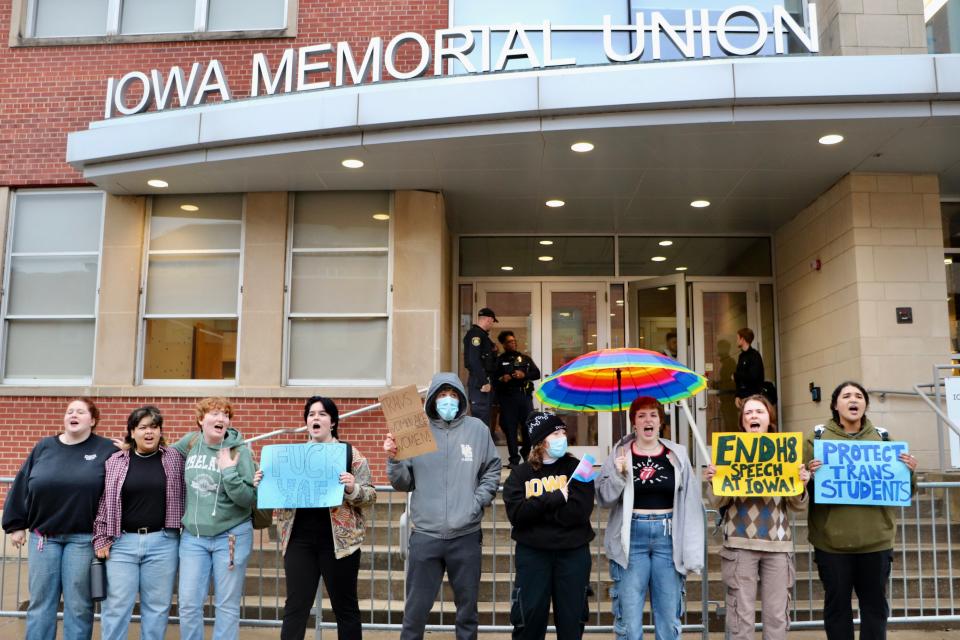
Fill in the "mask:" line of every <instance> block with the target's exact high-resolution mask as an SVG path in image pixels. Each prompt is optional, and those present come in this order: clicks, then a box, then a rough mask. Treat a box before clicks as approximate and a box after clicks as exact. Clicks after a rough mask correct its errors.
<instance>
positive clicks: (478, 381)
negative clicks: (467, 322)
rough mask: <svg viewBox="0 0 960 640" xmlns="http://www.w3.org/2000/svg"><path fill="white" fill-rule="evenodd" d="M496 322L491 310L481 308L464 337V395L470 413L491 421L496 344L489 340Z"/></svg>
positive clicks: (487, 421)
mask: <svg viewBox="0 0 960 640" xmlns="http://www.w3.org/2000/svg"><path fill="white" fill-rule="evenodd" d="M494 322H497V314H495V313H494V312H493V309H490V308H487V307H484V308H483V309H480V311H478V312H477V323H476V324H474V325H473V326H472V327H470V330H469V331H467V335H465V336H463V366H464V367H466V369H467V372H468V374H469V375H468V377H467V395H468V396H469V397H470V414H471V415H472V416H473V417H475V418H480V419H481V420H483V423H484V424H485V425H487V426H488V427H490V428H491V432H492V431H493V425H491V424H490V396H491V395H492V394H491V393H490V379H491V378H492V376H493V373H494V370H495V369H496V366H497V360H496V358H497V347H496V345H495V344H493V340H491V339H490V335H489V333H488V332H489V331H490V327H492V326H493V323H494Z"/></svg>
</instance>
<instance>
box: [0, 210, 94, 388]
mask: <svg viewBox="0 0 960 640" xmlns="http://www.w3.org/2000/svg"><path fill="white" fill-rule="evenodd" d="M102 224H103V194H102V193H100V192H97V191H60V192H52V191H20V192H18V193H16V194H14V198H13V208H12V215H11V218H10V231H9V234H10V235H9V239H8V243H7V246H8V250H7V260H6V269H5V271H4V273H5V284H4V289H5V291H6V292H7V295H6V296H5V298H4V303H3V306H4V309H3V314H4V332H3V335H4V352H3V381H4V382H5V383H10V384H33V383H37V382H44V383H50V384H57V383H60V384H62V383H67V384H71V383H79V384H89V383H90V381H91V379H92V376H93V345H94V335H95V333H96V320H97V287H98V286H99V278H100V245H101V228H102Z"/></svg>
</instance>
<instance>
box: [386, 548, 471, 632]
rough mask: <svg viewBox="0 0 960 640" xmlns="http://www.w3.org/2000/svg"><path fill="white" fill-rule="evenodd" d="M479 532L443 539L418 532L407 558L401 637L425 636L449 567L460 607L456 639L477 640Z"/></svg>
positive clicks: (458, 606) (454, 595)
mask: <svg viewBox="0 0 960 640" xmlns="http://www.w3.org/2000/svg"><path fill="white" fill-rule="evenodd" d="M480 550H481V547H480V532H479V531H476V532H474V533H468V534H466V535H463V536H460V537H459V538H452V539H450V540H441V539H440V538H433V537H431V536H428V535H426V534H423V533H418V532H416V531H414V532H413V534H412V535H411V536H410V546H409V557H408V558H407V585H406V586H407V599H406V602H404V606H403V630H402V631H401V632H400V640H420V639H422V638H423V631H424V627H426V625H427V617H428V616H429V615H430V609H431V608H432V607H433V602H434V600H436V599H437V592H438V591H439V590H440V584H441V583H442V582H443V572H444V570H446V572H447V577H448V578H449V579H450V586H451V587H453V601H454V605H455V606H456V608H457V616H456V620H455V623H456V633H455V637H456V640H476V637H477V625H478V624H479V622H480V617H479V614H478V613H477V597H478V596H479V591H480Z"/></svg>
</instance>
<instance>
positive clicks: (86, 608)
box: [26, 531, 93, 640]
mask: <svg viewBox="0 0 960 640" xmlns="http://www.w3.org/2000/svg"><path fill="white" fill-rule="evenodd" d="M29 544H30V547H29V556H28V557H29V563H30V565H29V566H30V569H29V575H30V607H29V608H28V609H27V636H26V637H27V640H54V638H56V636H57V605H59V604H60V594H61V593H63V640H90V636H91V635H92V634H93V600H91V599H90V563H91V562H92V561H93V536H92V535H91V534H89V533H69V534H64V535H57V536H47V537H45V538H42V537H40V536H38V535H37V534H36V533H34V532H32V531H31V532H30V543H29Z"/></svg>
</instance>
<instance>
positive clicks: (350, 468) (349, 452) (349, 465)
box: [343, 442, 353, 473]
mask: <svg viewBox="0 0 960 640" xmlns="http://www.w3.org/2000/svg"><path fill="white" fill-rule="evenodd" d="M343 444H345V445H347V473H353V445H352V444H350V443H349V442H344V443H343Z"/></svg>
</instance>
